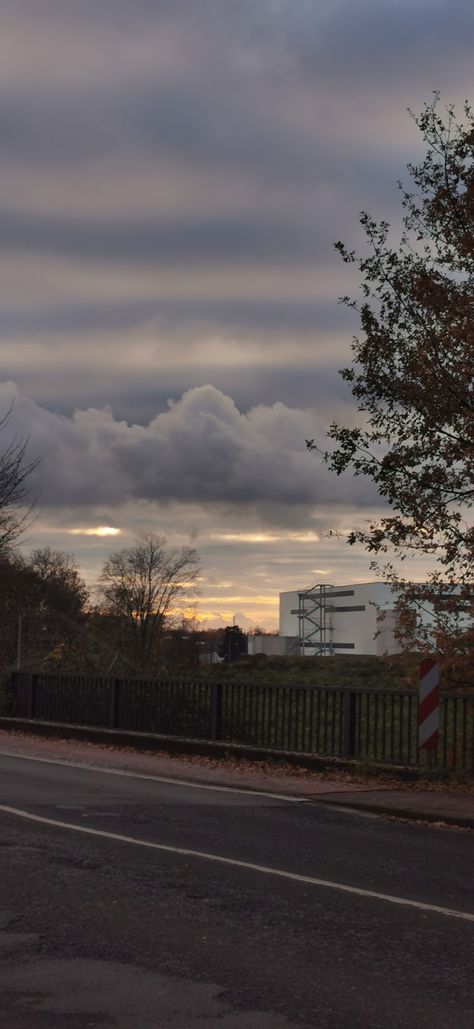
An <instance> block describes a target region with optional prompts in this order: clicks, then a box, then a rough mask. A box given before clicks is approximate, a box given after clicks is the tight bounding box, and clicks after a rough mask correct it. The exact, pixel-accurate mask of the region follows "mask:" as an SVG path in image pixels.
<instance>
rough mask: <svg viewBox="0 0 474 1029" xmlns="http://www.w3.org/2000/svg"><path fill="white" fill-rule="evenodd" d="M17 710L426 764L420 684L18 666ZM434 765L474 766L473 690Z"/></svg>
mask: <svg viewBox="0 0 474 1029" xmlns="http://www.w3.org/2000/svg"><path fill="white" fill-rule="evenodd" d="M9 695H10V712H11V714H13V715H15V716H17V717H24V718H36V719H40V720H44V721H54V722H63V723H69V724H75V725H83V726H88V727H95V728H111V729H122V730H129V731H130V730H132V731H138V732H147V733H156V734H161V735H167V736H185V737H190V738H193V739H196V740H219V741H222V742H227V743H240V744H244V745H248V746H253V747H264V748H272V749H278V750H281V751H293V752H294V751H296V752H300V753H308V754H314V755H320V756H322V757H344V758H356V759H358V760H361V761H369V762H370V761H377V762H383V763H388V764H397V765H400V764H401V765H412V766H417V765H424V764H426V761H427V758H426V754H425V753H424V752H422V751H421V752H420V750H419V749H418V694H417V692H416V691H415V690H395V689H385V688H382V689H374V688H373V687H367V688H362V687H357V688H354V689H353V688H352V687H347V686H324V687H321V686H290V685H288V686H275V685H266V686H264V685H248V684H236V683H211V682H172V681H156V680H145V679H110V678H92V677H89V676H82V675H78V676H58V675H43V674H30V673H21V672H17V673H14V674H13V676H12V679H11V683H10V691H9ZM430 763H431V766H432V767H437V768H446V769H456V770H459V771H474V694H467V693H457V692H456V693H446V694H444V695H443V696H442V698H441V709H440V733H439V745H438V748H437V750H436V751H434V752H433V753H432V756H431V757H430Z"/></svg>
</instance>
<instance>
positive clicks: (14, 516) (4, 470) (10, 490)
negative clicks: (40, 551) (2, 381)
mask: <svg viewBox="0 0 474 1029" xmlns="http://www.w3.org/2000/svg"><path fill="white" fill-rule="evenodd" d="M11 414H12V407H10V408H9V409H8V411H7V412H6V414H4V415H3V417H2V418H0V433H1V432H5V431H6V429H7V428H8V425H9V423H10V419H11ZM27 445H28V440H22V439H17V438H16V437H14V438H13V439H12V440H11V441H10V443H8V444H7V446H6V447H5V449H4V450H3V451H2V452H1V453H0V552H5V551H7V550H8V548H9V547H11V546H12V545H13V544H14V543H15V542H16V540H17V539H18V537H19V536H20V535H21V533H22V532H23V530H24V529H25V528H26V526H27V524H28V522H29V517H30V515H31V507H29V508H28V509H27V510H26V511H23V513H22V508H24V505H25V502H26V500H27V496H28V489H27V480H28V477H29V476H30V475H31V473H32V472H33V471H34V469H35V468H36V467H37V465H38V463H39V462H38V461H31V462H29V463H28V462H27V461H26V449H27Z"/></svg>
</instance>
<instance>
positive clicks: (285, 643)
mask: <svg viewBox="0 0 474 1029" xmlns="http://www.w3.org/2000/svg"><path fill="white" fill-rule="evenodd" d="M247 644H248V653H249V654H267V656H268V657H274V656H285V655H287V654H298V653H299V648H298V639H297V638H296V637H294V636H293V637H288V636H281V635H280V636H267V635H256V636H247Z"/></svg>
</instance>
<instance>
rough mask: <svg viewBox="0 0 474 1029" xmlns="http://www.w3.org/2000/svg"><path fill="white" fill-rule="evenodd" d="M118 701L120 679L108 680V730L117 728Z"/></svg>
mask: <svg viewBox="0 0 474 1029" xmlns="http://www.w3.org/2000/svg"><path fill="white" fill-rule="evenodd" d="M119 699H120V679H111V680H110V701H109V729H116V728H117V717H118V709H119Z"/></svg>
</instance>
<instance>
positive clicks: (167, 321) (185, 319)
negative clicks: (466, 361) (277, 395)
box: [0, 297, 353, 346]
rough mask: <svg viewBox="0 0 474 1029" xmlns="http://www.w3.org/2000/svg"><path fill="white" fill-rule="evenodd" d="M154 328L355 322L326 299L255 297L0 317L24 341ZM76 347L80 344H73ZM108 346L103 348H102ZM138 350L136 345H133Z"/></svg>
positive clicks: (300, 327)
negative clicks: (38, 336)
mask: <svg viewBox="0 0 474 1029" xmlns="http://www.w3.org/2000/svg"><path fill="white" fill-rule="evenodd" d="M150 323H153V324H154V326H155V330H156V332H157V333H158V331H159V330H165V329H168V328H170V327H171V328H173V327H175V328H176V327H178V326H194V327H195V329H196V331H197V330H198V327H199V332H200V334H202V326H204V325H207V326H209V327H216V326H217V327H221V328H224V327H226V328H227V330H230V329H232V328H241V329H243V330H252V329H257V330H263V329H265V330H267V331H268V332H270V331H271V332H274V333H281V332H283V333H288V331H290V332H291V331H294V332H306V333H307V332H310V333H312V334H314V333H316V332H317V331H322V330H324V329H327V328H331V329H332V330H335V329H336V330H337V329H338V328H341V327H342V328H345V327H349V325H351V324H353V318H352V319H351V316H350V314H349V313H348V312H347V311H346V310H345V309H344V308H337V306H336V303H333V304H331V303H329V302H328V301H322V300H315V301H311V300H288V299H281V300H278V299H263V300H254V299H252V298H249V299H243V300H235V299H226V298H219V299H218V298H214V297H205V298H202V299H201V298H198V299H195V298H192V299H188V298H186V297H183V299H181V300H165V299H162V298H160V299H156V300H152V299H150V300H148V301H146V300H133V299H132V300H125V301H123V302H122V303H117V302H115V303H105V302H104V303H95V304H87V303H82V304H72V305H65V306H57V307H54V308H49V309H46V310H42V309H41V308H40V309H38V310H33V311H27V310H26V311H25V310H22V309H18V308H15V309H14V310H8V308H4V309H2V311H1V312H0V333H1V334H2V335H4V336H5V335H9V334H11V333H15V334H18V335H23V336H25V337H27V336H29V335H36V334H39V333H49V334H51V335H53V334H64V333H68V332H69V333H70V332H73V333H90V332H93V331H99V330H109V331H111V330H114V329H126V328H133V327H140V326H143V325H145V324H150ZM73 345H75V342H74V343H73ZM102 345H103V344H102ZM132 346H133V344H132Z"/></svg>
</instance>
